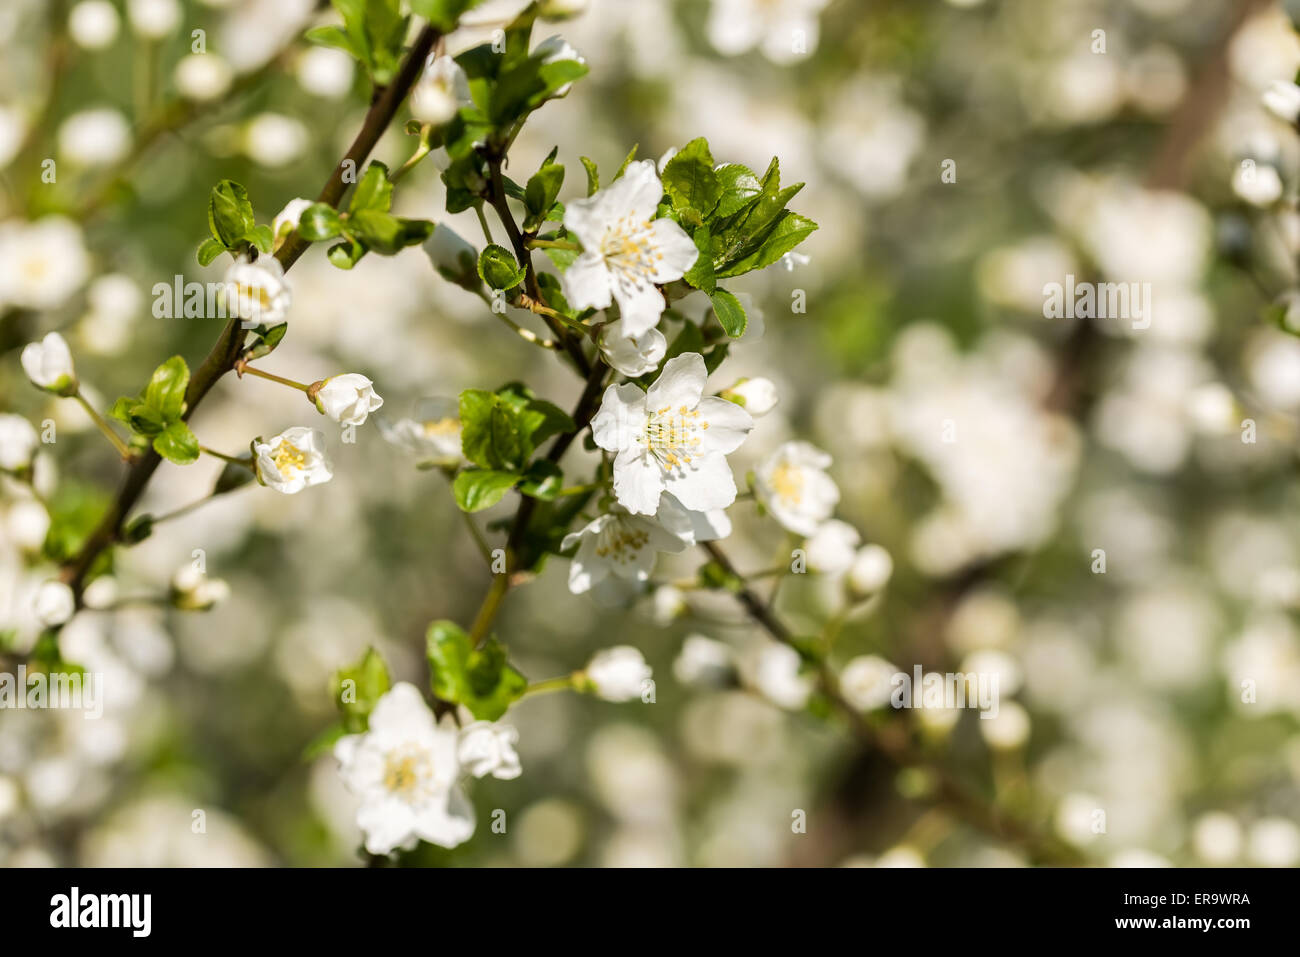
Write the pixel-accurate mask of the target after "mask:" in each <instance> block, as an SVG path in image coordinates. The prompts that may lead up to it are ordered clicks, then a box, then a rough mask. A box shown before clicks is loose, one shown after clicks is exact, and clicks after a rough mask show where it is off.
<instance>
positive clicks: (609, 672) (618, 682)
mask: <svg viewBox="0 0 1300 957" xmlns="http://www.w3.org/2000/svg"><path fill="white" fill-rule="evenodd" d="M584 672H585V674H586V676H587V681H589V682H590V683H591V687H592V689H593V690H594V691H595V692H596V694H597V695H598V696H600V697H601V698H604V699H605V700H606V701H632V700H633V699H636V698H639V697H641V692H642V689H643V688H644V687H645V683H646V682H647V681H649V680H650V676H651V674H652V673H653V672H652V671H651V669H650V666H649V665H648V664H646V661H645V657H644V656H643V655H642V654H641V652H640V651H638V650H637V649H636V648H633V647H632V646H631V645H616V646H614V647H613V648H605V649H604V650H602V651H598V652H596V654H594V655H593V656H592V658H591V661H590V662H589V663H588V664H587V667H586V668H585V669H584Z"/></svg>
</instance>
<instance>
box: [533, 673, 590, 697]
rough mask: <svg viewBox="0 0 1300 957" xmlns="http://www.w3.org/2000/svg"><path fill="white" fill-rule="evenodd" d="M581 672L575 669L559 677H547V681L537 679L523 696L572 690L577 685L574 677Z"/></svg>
mask: <svg viewBox="0 0 1300 957" xmlns="http://www.w3.org/2000/svg"><path fill="white" fill-rule="evenodd" d="M579 674H580V672H577V671H574V672H572V673H571V674H567V675H560V676H559V677H558V678H547V679H546V680H545V681H535V682H533V683H532V684H530V685H529V686H528V687H527V688H525V689H524V693H523V694H522V695H521V696H520V697H522V698H531V697H532V696H533V695H539V694H552V693H553V692H556V691H572V690H573V689H574V686H575V681H574V679H575V678H576V677H577V676H578V675H579Z"/></svg>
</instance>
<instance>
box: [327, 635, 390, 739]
mask: <svg viewBox="0 0 1300 957" xmlns="http://www.w3.org/2000/svg"><path fill="white" fill-rule="evenodd" d="M390 686H391V680H390V679H389V677H388V666H387V665H386V664H384V659H383V658H382V657H380V655H379V653H378V652H377V651H375V650H374V649H373V648H367V649H366V653H365V654H364V655H362V657H361V660H360V661H358V662H357V663H356V664H354V665H352V666H351V667H348V668H341V669H339V670H338V671H336V672H335V673H334V678H333V681H332V682H331V687H330V693H331V694H332V695H333V696H334V704H335V705H336V706H337V707H338V709H339V712H340V713H341V714H342V715H343V726H344V729H345V730H346V731H348V732H349V733H351V734H360V733H361V732H363V731H365V730H366V727H367V725H368V723H369V719H370V712H371V711H373V710H374V709H375V704H376V703H377V702H378V701H379V699H380V698H382V697H383V696H384V695H385V694H387V693H388V689H389V687H390Z"/></svg>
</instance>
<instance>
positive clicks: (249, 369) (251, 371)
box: [235, 362, 311, 392]
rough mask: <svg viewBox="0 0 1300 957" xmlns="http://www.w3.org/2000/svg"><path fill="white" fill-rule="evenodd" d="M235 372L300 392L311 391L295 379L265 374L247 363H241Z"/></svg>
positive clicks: (269, 373)
mask: <svg viewBox="0 0 1300 957" xmlns="http://www.w3.org/2000/svg"><path fill="white" fill-rule="evenodd" d="M235 371H236V372H238V373H239V374H240V375H244V374H248V375H255V376H257V377H258V378H259V379H267V380H269V381H271V382H278V383H280V385H287V386H288V387H289V388H291V389H297V390H298V391H299V392H310V391H311V386H309V385H306V384H305V383H302V382H295V381H294V380H293V379H286V378H284V376H278V375H275V374H274V373H271V372H265V371H263V370H261V369H257V368H254V367H253V366H250V365H249V364H248V363H247V362H241V363H239V365H238V367H237V368H236V369H235Z"/></svg>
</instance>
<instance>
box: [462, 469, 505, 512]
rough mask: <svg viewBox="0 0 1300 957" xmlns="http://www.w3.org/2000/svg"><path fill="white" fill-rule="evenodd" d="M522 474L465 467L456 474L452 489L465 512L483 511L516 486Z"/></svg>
mask: <svg viewBox="0 0 1300 957" xmlns="http://www.w3.org/2000/svg"><path fill="white" fill-rule="evenodd" d="M519 479H520V475H519V473H517V472H506V471H500V470H498V469H465V470H464V471H463V472H461V473H460V474H458V475H457V476H456V480H455V481H454V482H453V483H452V491H453V492H454V493H455V495H456V504H457V505H459V506H460V508H461V511H464V512H481V511H482V510H483V509H485V508H491V507H492V506H493V505H495V504H496V503H497V502H499V501H501V499H502V498H504V497H505V494H506V492H508V491H510V490H511V489H512V488H514V487H515V484H516V483H517V482H518V481H519Z"/></svg>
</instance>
